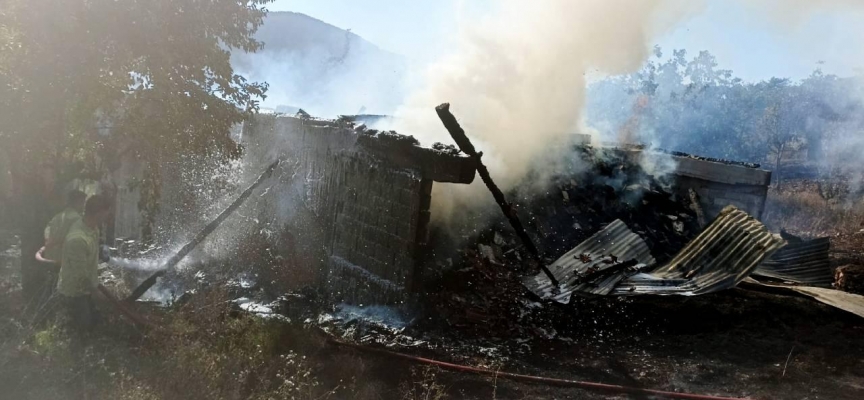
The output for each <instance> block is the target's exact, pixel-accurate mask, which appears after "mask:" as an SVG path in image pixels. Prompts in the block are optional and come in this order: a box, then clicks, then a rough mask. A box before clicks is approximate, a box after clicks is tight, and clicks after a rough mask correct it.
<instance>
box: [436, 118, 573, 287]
mask: <svg viewBox="0 0 864 400" xmlns="http://www.w3.org/2000/svg"><path fill="white" fill-rule="evenodd" d="M435 111H436V112H437V113H438V118H440V119H441V122H442V123H444V127H445V128H447V132H450V136H452V137H453V140H455V141H456V144H457V145H458V146H459V149H460V150H462V152H463V153H465V154H467V155H469V156H470V157H472V158H474V160H475V162H476V164H477V173H478V174H479V175H480V178H481V179H483V183H485V184H486V187H487V188H489V191H490V192H492V197H494V198H495V202H496V203H498V206H499V207H501V212H503V213H504V216H505V217H507V221H509V222H510V225H511V226H512V227H513V229H514V230H515V231H516V235H517V236H519V239H520V240H521V241H522V244H523V245H525V248H527V249H528V252H530V253H531V255H532V256H533V257H534V260H535V261H537V263H538V264H540V268H541V269H543V272H544V273H545V274H546V276H547V277H549V281H551V282H552V285H553V286H555V287H557V286H558V280H557V279H555V276H553V275H552V271H549V268H547V267H546V264H545V263H544V262H543V260H542V259H541V257H540V251H539V250H537V246H534V242H532V241H531V237H529V236H528V233H527V232H526V231H525V228H524V227H523V226H522V221H520V220H519V215H517V214H516V210H515V209H514V208H513V205H512V204H510V203H508V202H507V199H506V198H505V197H504V193H503V192H502V191H501V189H499V188H498V186H497V185H496V184H495V182H494V181H492V176H490V175H489V170H488V169H486V165H484V164H483V161H481V159H480V158H481V157H482V156H483V153H482V152H477V149H475V148H474V145H473V144H471V140H469V139H468V136H467V135H465V131H464V130H463V129H462V127H461V126H459V121H456V117H454V116H453V114H451V113H450V104H449V103H444V104H441V105H439V106H438V107H435Z"/></svg>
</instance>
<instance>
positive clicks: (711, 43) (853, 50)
mask: <svg viewBox="0 0 864 400" xmlns="http://www.w3.org/2000/svg"><path fill="white" fill-rule="evenodd" d="M541 1H542V0H541ZM746 1H752V0H744V1H740V2H739V1H731V0H707V1H706V3H707V5H706V6H705V7H704V8H703V9H701V10H700V11H698V12H696V13H694V14H693V15H690V16H689V17H687V18H685V19H684V20H683V21H679V22H678V23H676V24H675V25H674V26H668V27H664V29H665V32H664V33H662V34H661V35H660V36H658V37H657V38H655V40H654V43H655V44H659V45H660V46H662V47H663V48H664V50H665V51H664V52H665V53H666V54H671V50H672V49H681V48H683V49H686V50H687V52H688V55H690V56H694V55H696V53H698V52H699V51H700V50H708V51H710V52H711V53H712V54H714V55H715V56H716V57H717V60H718V62H719V64H720V67H722V68H726V69H731V70H733V72H734V73H735V75H736V76H738V77H741V78H743V79H744V80H747V81H758V80H763V79H768V78H771V77H774V76H776V77H783V78H792V79H801V78H804V77H806V76H807V75H809V74H810V73H811V72H812V71H813V70H814V69H815V68H817V67H821V68H822V70H823V71H824V72H827V73H835V74H838V75H842V76H848V75H852V74H854V73H855V72H856V71H858V70H859V68H862V67H864V46H862V45H861V44H860V41H858V40H857V39H858V38H860V37H864V24H862V23H861V22H862V21H864V7H858V8H857V10H856V9H851V8H840V7H838V8H823V9H816V10H811V12H808V13H806V14H805V13H802V14H801V15H800V16H796V17H795V18H791V17H789V18H787V16H785V14H784V13H783V12H782V11H783V10H774V9H771V8H769V7H764V8H762V9H760V10H759V11H758V12H757V11H755V10H754V9H753V8H748V7H747V6H745V5H744V2H746ZM774 1H775V7H776V4H780V5H782V4H784V1H788V0H774ZM861 1H862V3H864V0H861ZM526 3H527V1H526ZM574 3H575V4H578V0H574ZM786 4H788V3H786ZM492 7H494V1H493V0H411V1H405V0H276V1H275V2H274V3H271V4H270V5H268V9H270V10H272V11H295V12H300V13H303V14H307V15H309V16H312V17H314V18H317V19H320V20H322V21H324V22H327V23H329V24H332V25H335V26H337V27H340V28H344V29H351V31H352V32H353V33H355V34H357V35H360V36H361V37H363V38H365V39H366V40H368V41H370V42H372V43H374V44H376V45H378V46H379V47H381V48H382V49H384V50H388V51H391V52H394V53H397V54H401V55H403V56H406V57H407V58H408V59H409V60H411V61H413V62H415V63H418V64H419V65H422V64H427V63H429V62H431V61H433V60H435V58H436V57H439V56H440V55H442V54H446V52H447V49H448V45H449V44H450V42H448V40H449V39H450V38H451V35H452V34H453V33H454V31H455V30H456V29H457V27H458V26H459V21H460V20H466V19H467V20H470V19H472V18H476V17H478V16H482V15H484V14H486V13H488V12H490V10H491V9H492ZM781 16H783V17H781ZM817 63H821V64H817Z"/></svg>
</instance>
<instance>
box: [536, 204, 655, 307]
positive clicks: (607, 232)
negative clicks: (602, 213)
mask: <svg viewBox="0 0 864 400" xmlns="http://www.w3.org/2000/svg"><path fill="white" fill-rule="evenodd" d="M616 259H617V262H623V261H628V260H636V262H637V263H639V265H637V266H636V267H637V268H641V267H644V266H646V265H653V264H654V263H655V260H654V257H653V256H651V252H650V251H649V250H648V245H647V244H646V243H645V241H644V240H642V238H641V237H639V235H637V234H635V233H633V232H632V231H631V230H630V229H629V228H627V225H625V224H624V223H623V222H621V220H615V221H613V222H612V223H610V224H609V225H607V226H606V227H605V228H603V229H601V230H600V231H599V232H597V233H595V234H594V235H592V236H591V237H590V238H588V239H586V240H585V241H584V242H582V243H580V244H579V245H578V246H576V247H575V248H573V249H572V250H570V251H569V252H567V253H566V254H564V255H563V256H561V258H559V259H558V260H556V261H555V262H554V263H552V264H551V265H549V270H550V271H551V272H552V274H553V275H554V276H555V279H557V280H558V282H559V286H558V288H557V290H555V293H553V287H552V284H551V282H550V281H549V278H547V277H546V275H545V274H544V273H540V274H537V275H536V276H529V277H526V278H525V279H524V280H523V284H524V285H525V287H527V288H528V289H529V290H531V291H532V292H534V293H535V294H537V295H538V296H540V297H541V298H544V299H554V300H555V301H558V302H560V303H565V304H566V303H568V302H570V296H571V294H573V293H574V292H576V293H578V294H583V295H605V294H609V293H610V292H611V291H612V290H613V289H614V288H615V286H616V285H617V284H618V282H620V281H621V280H622V279H624V278H625V277H626V273H625V271H621V272H618V273H614V274H611V275H609V276H604V277H600V278H598V279H595V280H594V281H591V282H584V283H580V280H581V278H582V277H584V276H585V275H586V274H587V273H590V272H591V271H603V270H604V269H607V268H610V267H612V266H614V265H616V264H617V262H616Z"/></svg>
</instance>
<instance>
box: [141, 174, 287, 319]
mask: <svg viewBox="0 0 864 400" xmlns="http://www.w3.org/2000/svg"><path fill="white" fill-rule="evenodd" d="M278 165H279V160H276V161H275V162H273V163H272V164H270V166H268V167H267V169H266V170H264V172H263V173H261V175H260V176H258V179H256V180H255V182H253V183H252V184H251V185H249V187H247V188H246V190H244V191H243V193H241V194H240V197H238V198H237V199H236V200H234V202H233V203H231V205H229V206H228V207H227V208H226V209H225V210H223V211H222V213H220V214H219V216H217V217H216V219H214V220H213V221H211V222H210V223H209V224H207V226H205V227H204V229H202V230H201V231H200V232H198V234H197V235H195V237H194V238H192V240H190V241H189V243H186V245H185V246H183V248H181V249H180V250H179V251H178V252H177V253H176V254H174V255H173V256H171V258H169V259H168V261H167V262H165V265H164V266H163V267H162V269H160V270H159V271H156V272H155V273H154V274H153V275H150V277H149V278H147V279H146V280H145V281H144V282H141V284H140V285H138V287H137V288H135V290H133V291H132V294H130V295H129V297H127V298H126V301H128V302H132V301H135V300H138V298H140V297H141V296H143V295H144V293H145V292H147V290H148V289H150V288H151V287H153V285H155V284H156V279H157V278H159V277H160V276H162V275H165V272H168V270H170V269H171V268H174V266H175V265H177V263H179V262H180V260H182V259H183V257H186V255H187V254H189V252H190V251H192V249H194V248H195V246H198V245H199V244H200V243H201V242H203V241H204V239H206V238H207V236H209V235H210V234H211V233H213V231H215V230H216V228H218V227H219V225H220V224H221V223H222V221H225V219H226V218H228V216H229V215H231V213H233V212H234V211H235V210H237V209H238V208H240V206H241V205H242V204H243V202H244V201H246V199H247V198H249V196H251V195H252V192H253V191H254V190H255V188H257V187H258V185H260V184H261V183H262V182H264V180H265V179H267V178H268V177H270V175H271V174H273V170H275V169H276V166H278Z"/></svg>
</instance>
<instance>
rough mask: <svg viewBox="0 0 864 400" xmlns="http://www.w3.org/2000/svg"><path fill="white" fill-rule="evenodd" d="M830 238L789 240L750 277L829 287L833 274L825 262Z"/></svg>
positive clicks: (828, 263) (829, 246) (826, 261)
mask: <svg viewBox="0 0 864 400" xmlns="http://www.w3.org/2000/svg"><path fill="white" fill-rule="evenodd" d="M830 248H831V239H829V238H827V237H825V238H818V239H813V240H802V241H798V242H794V241H791V240H790V242H789V244H787V245H786V247H784V248H782V249H780V250H778V251H777V252H776V253H774V255H773V256H771V258H770V259H768V260H767V261H765V262H764V263H762V265H760V266H759V268H756V271H754V272H753V275H757V276H762V277H767V278H774V279H779V280H782V281H787V282H794V283H800V284H804V285H807V286H816V287H827V288H830V287H831V284H832V283H833V282H834V273H833V271H832V270H831V263H830V261H829V259H828V250H829V249H830Z"/></svg>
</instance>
